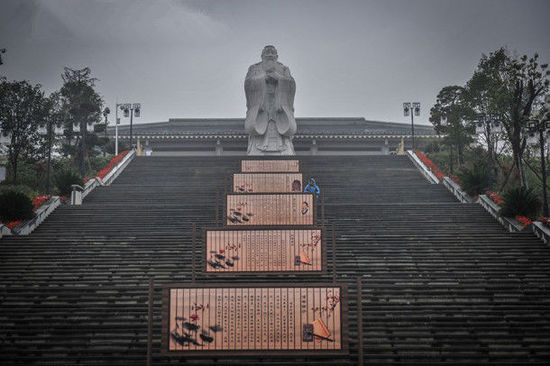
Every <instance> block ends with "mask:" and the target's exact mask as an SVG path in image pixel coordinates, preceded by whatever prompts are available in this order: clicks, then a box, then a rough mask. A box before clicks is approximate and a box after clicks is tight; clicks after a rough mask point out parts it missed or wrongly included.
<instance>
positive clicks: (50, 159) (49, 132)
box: [46, 119, 52, 194]
mask: <svg viewBox="0 0 550 366" xmlns="http://www.w3.org/2000/svg"><path fill="white" fill-rule="evenodd" d="M47 133H48V170H47V174H46V194H51V193H52V192H51V188H50V170H51V164H52V120H51V119H48V132H47Z"/></svg>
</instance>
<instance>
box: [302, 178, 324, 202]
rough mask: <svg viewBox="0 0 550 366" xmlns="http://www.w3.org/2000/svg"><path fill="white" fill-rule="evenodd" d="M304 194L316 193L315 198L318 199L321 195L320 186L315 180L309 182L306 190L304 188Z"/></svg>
mask: <svg viewBox="0 0 550 366" xmlns="http://www.w3.org/2000/svg"><path fill="white" fill-rule="evenodd" d="M304 192H306V193H315V196H317V197H319V195H320V194H321V190H320V189H319V186H318V185H317V183H315V179H313V178H311V179H310V180H309V183H308V184H307V186H306V188H304Z"/></svg>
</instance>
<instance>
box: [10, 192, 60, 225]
mask: <svg viewBox="0 0 550 366" xmlns="http://www.w3.org/2000/svg"><path fill="white" fill-rule="evenodd" d="M51 197H52V196H50V195H49V194H45V195H43V196H36V197H34V199H33V200H32V206H33V210H34V211H36V210H38V209H39V208H40V206H42V205H43V204H44V202H46V201H47V200H49V199H50V198H51ZM22 222H23V220H18V221H12V222H8V223H7V224H4V226H6V227H7V228H9V229H13V228H14V227H16V226H17V225H19V224H20V223H22ZM0 224H1V222H0Z"/></svg>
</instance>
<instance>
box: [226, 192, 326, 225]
mask: <svg viewBox="0 0 550 366" xmlns="http://www.w3.org/2000/svg"><path fill="white" fill-rule="evenodd" d="M247 195H250V196H260V195H263V196H271V195H283V196H293V195H302V196H303V195H309V196H311V202H312V203H313V204H312V205H311V207H310V208H309V209H310V210H313V212H312V213H311V214H312V222H311V224H305V223H296V224H292V223H290V224H276V223H274V224H273V226H291V227H294V226H314V225H316V223H317V215H318V206H319V203H318V202H317V201H318V199H317V198H315V195H314V194H313V193H303V192H302V193H298V192H296V193H294V192H289V193H227V194H226V195H225V202H224V205H223V207H222V221H223V226H224V227H249V228H254V227H258V226H266V225H269V226H271V225H272V224H265V223H260V224H243V225H228V223H227V220H228V216H227V215H228V213H227V205H228V199H229V196H236V197H241V198H242V197H245V196H247Z"/></svg>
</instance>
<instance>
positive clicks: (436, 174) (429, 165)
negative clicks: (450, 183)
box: [414, 150, 445, 179]
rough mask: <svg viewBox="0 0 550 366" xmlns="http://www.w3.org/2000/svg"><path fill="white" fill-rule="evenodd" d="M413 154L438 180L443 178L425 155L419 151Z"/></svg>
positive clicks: (443, 175)
mask: <svg viewBox="0 0 550 366" xmlns="http://www.w3.org/2000/svg"><path fill="white" fill-rule="evenodd" d="M414 153H415V154H416V156H418V158H419V159H420V160H421V161H422V162H423V163H424V164H425V165H426V167H428V169H429V170H430V171H431V172H432V173H433V174H434V175H435V176H436V177H437V178H439V179H443V177H445V174H443V173H442V172H441V171H440V170H439V168H438V167H437V165H435V164H434V163H433V162H432V161H431V160H430V159H428V157H427V156H426V155H424V154H423V153H422V152H420V150H414Z"/></svg>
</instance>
